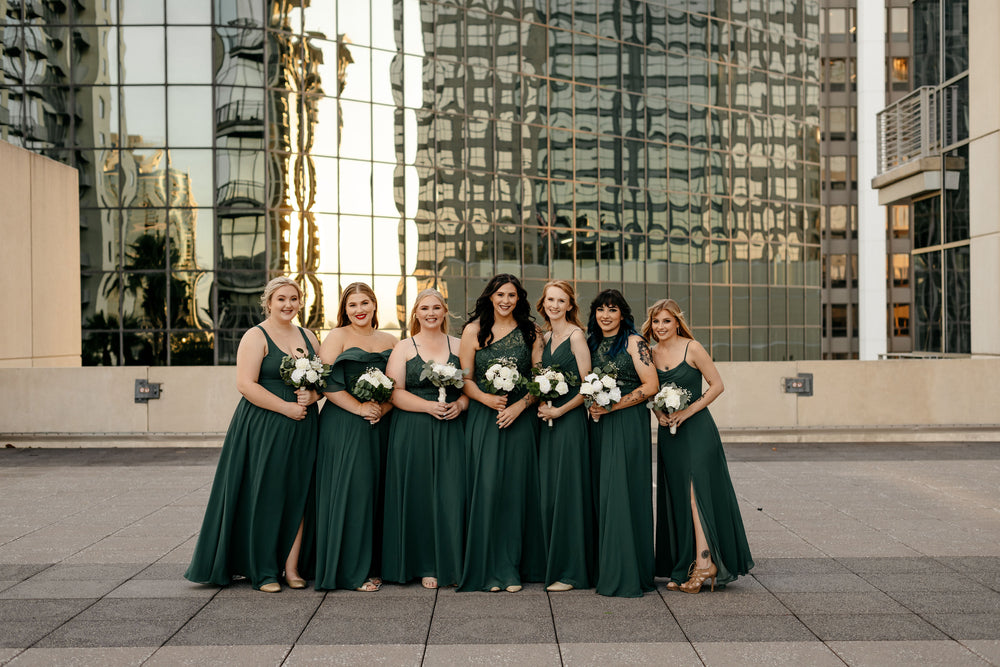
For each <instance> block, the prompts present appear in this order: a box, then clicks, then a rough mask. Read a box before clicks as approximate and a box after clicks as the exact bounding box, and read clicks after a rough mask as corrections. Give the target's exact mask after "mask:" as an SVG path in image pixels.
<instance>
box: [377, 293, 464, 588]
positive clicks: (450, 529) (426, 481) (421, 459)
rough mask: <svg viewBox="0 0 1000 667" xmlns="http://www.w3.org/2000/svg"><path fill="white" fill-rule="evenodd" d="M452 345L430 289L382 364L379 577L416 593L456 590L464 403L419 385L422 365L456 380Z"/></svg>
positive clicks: (442, 307)
mask: <svg viewBox="0 0 1000 667" xmlns="http://www.w3.org/2000/svg"><path fill="white" fill-rule="evenodd" d="M458 350H459V340H458V339H457V338H455V337H453V336H449V335H448V306H447V304H445V301H444V297H443V296H441V293H440V292H438V291H437V290H436V289H425V290H423V291H422V292H420V294H418V295H417V299H416V302H414V304H413V310H412V312H411V313H410V338H409V339H408V340H405V341H402V342H401V343H399V344H398V345H397V346H396V347H395V349H394V350H393V351H392V355H390V356H389V365H388V367H387V369H386V374H387V375H388V376H389V377H390V378H392V379H393V380H394V381H395V383H396V384H395V387H394V389H393V392H392V404H393V405H394V406H395V407H396V410H395V412H393V417H392V428H391V429H390V432H389V452H388V461H387V463H386V483H385V534H384V537H383V542H382V576H383V577H384V578H385V579H386V580H388V581H396V582H399V583H405V582H407V581H410V580H411V579H415V578H417V577H420V578H421V584H422V585H423V587H424V588H437V587H438V585H441V586H450V585H453V584H454V585H457V584H458V582H459V579H460V578H461V576H462V552H463V550H464V549H465V428H464V425H463V421H462V419H460V417H461V416H462V412H463V411H464V410H465V409H466V408H467V407H468V406H469V398H468V397H467V396H465V395H464V394H463V393H462V390H461V389H460V388H458V387H454V386H449V387H443V389H444V400H441V396H440V393H439V388H438V387H436V386H434V384H433V383H432V382H431V380H430V379H429V378H427V377H424V378H423V379H421V375H422V372H423V370H424V367H425V365H426V364H427V363H428V362H435V363H437V364H441V365H448V364H450V365H451V369H450V370H448V371H447V372H449V373H454V377H455V378H461V377H462V376H461V372H462V370H461V362H460V361H459V358H458V354H457V352H458Z"/></svg>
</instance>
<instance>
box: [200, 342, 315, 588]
mask: <svg viewBox="0 0 1000 667" xmlns="http://www.w3.org/2000/svg"><path fill="white" fill-rule="evenodd" d="M259 328H260V330H261V331H264V328H263V327H259ZM299 332H300V333H302V339H303V340H304V341H305V349H307V350H308V352H309V355H310V356H312V355H313V354H315V352H314V350H313V347H312V344H311V343H310V342H309V339H308V338H307V337H306V335H305V332H304V331H302V329H301V328H300V329H299ZM264 336H265V338H267V355H265V357H264V359H263V360H262V361H261V364H260V373H259V374H258V377H257V382H258V383H259V384H260V385H261V386H262V387H264V389H267V390H268V391H269V392H271V393H272V394H274V395H275V396H277V397H279V398H281V399H282V400H284V401H294V400H296V397H295V391H294V390H293V389H292V388H291V387H289V386H288V385H287V384H285V383H284V381H283V380H282V379H281V376H280V375H279V369H280V367H281V360H282V359H283V358H284V356H285V353H284V352H282V351H281V350H280V349H279V348H278V346H277V345H275V344H274V341H272V340H271V337H270V336H268V335H267V332H266V331H264ZM318 425H319V420H318V408H317V407H316V405H315V404H313V405H310V406H309V409H308V410H307V411H306V418H305V419H303V420H301V421H296V420H294V419H289V418H288V417H286V416H284V415H281V414H278V413H277V412H272V411H271V410H266V409H264V408H260V407H257V406H256V405H254V404H253V403H251V402H250V401H248V400H247V399H245V398H241V399H240V402H239V405H238V406H237V407H236V412H235V414H233V419H232V421H231V422H230V423H229V430H228V431H227V432H226V439H225V441H224V442H223V445H222V454H221V456H220V457H219V465H218V467H217V468H216V471H215V481H214V482H213V483H212V492H211V495H210V496H209V499H208V507H207V508H206V510H205V518H204V520H203V522H202V525H201V532H200V533H199V534H198V542H197V544H196V545H195V549H194V555H193V556H192V558H191V565H190V566H189V567H188V569H187V572H185V573H184V576H185V577H186V578H187V579H190V580H191V581H194V582H197V583H200V584H216V585H219V586H225V585H226V584H228V583H229V582H230V581H232V578H233V576H234V575H242V576H245V577H247V578H248V579H249V580H250V583H251V584H252V585H253V586H254V588H260V587H261V586H263V585H264V584H268V583H271V582H276V581H278V578H279V576H280V575H281V573H282V570H284V567H285V559H286V558H287V557H288V552H289V551H291V549H292V543H293V542H294V541H295V534H296V533H297V532H298V530H299V523H300V522H301V521H302V517H303V513H304V510H305V507H306V500H307V496H308V494H309V489H310V485H311V482H312V478H313V471H314V466H315V461H316V438H317V433H318V430H319V427H318Z"/></svg>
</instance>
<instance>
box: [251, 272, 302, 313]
mask: <svg viewBox="0 0 1000 667" xmlns="http://www.w3.org/2000/svg"><path fill="white" fill-rule="evenodd" d="M285 286H291V287H294V288H295V291H296V292H298V293H299V309H300V310H301V308H302V288H301V287H300V286H299V284H298V283H297V282H295V281H294V280H292V279H291V278H289V277H288V276H278V277H277V278H271V280H269V281H268V283H267V285H264V293H263V294H261V295H260V309H261V310H262V311H263V312H264V317H270V316H271V297H272V296H274V293H275V292H277V291H278V290H279V289H281V288H282V287H285Z"/></svg>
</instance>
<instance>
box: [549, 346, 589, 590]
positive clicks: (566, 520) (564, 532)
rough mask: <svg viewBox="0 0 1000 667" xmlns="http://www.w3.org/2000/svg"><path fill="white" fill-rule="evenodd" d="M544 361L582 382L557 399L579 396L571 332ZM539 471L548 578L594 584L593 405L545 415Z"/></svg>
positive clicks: (556, 404)
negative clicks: (589, 422)
mask: <svg viewBox="0 0 1000 667" xmlns="http://www.w3.org/2000/svg"><path fill="white" fill-rule="evenodd" d="M541 365H542V366H544V367H549V366H558V367H559V369H560V370H561V371H562V372H564V373H572V374H573V375H575V376H576V378H577V383H576V384H572V385H570V391H569V393H567V394H566V395H565V396H560V397H559V398H557V399H554V400H553V401H552V405H553V406H554V407H561V406H562V405H565V404H566V403H568V402H569V401H571V400H572V399H573V398H575V397H576V395H577V391H578V390H579V388H580V384H579V380H580V369H579V368H578V367H577V365H576V355H574V354H573V350H572V347H571V345H570V342H569V338H567V339H566V340H564V341H563V342H562V343H560V344H559V345H557V346H556V349H555V350H553V349H552V341H551V340H549V342H547V343H546V344H545V349H544V351H543V352H542V363H541ZM540 423H541V426H540V427H539V436H538V471H539V476H540V478H541V500H542V530H543V531H544V534H545V545H546V547H547V549H546V551H547V554H548V558H547V564H546V570H545V583H546V584H552V583H555V582H557V581H561V582H563V583H564V584H571V585H572V586H573V587H574V588H590V586H591V581H592V578H593V575H594V551H595V548H596V546H597V545H596V542H595V540H594V505H593V499H592V498H591V495H592V494H591V475H590V445H589V441H588V432H587V411H586V410H585V409H584V407H583V406H582V405H581V406H579V407H577V408H574V409H572V410H570V411H569V412H567V413H566V414H564V415H563V416H562V417H560V418H559V419H553V420H552V426H551V427H550V426H549V425H548V423H546V422H545V421H541V422H540Z"/></svg>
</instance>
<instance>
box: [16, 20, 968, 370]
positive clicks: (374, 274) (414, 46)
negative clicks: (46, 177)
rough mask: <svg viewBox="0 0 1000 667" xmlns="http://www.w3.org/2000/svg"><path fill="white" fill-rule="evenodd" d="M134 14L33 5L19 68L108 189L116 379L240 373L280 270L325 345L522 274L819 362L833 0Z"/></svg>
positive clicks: (91, 222) (85, 207) (99, 352)
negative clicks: (188, 366)
mask: <svg viewBox="0 0 1000 667" xmlns="http://www.w3.org/2000/svg"><path fill="white" fill-rule="evenodd" d="M113 5H114V3H110V4H108V6H107V7H108V8H105V3H103V2H94V1H92V0H88V1H86V2H77V3H73V4H72V6H65V7H64V6H62V5H51V4H47V5H44V7H43V6H41V5H40V3H19V4H17V6H14V5H12V4H9V3H8V5H7V7H8V8H7V10H6V12H7V19H8V20H7V23H5V25H4V28H3V29H4V47H3V51H2V53H0V61H2V71H3V80H2V82H0V83H2V91H0V92H2V96H0V136H2V138H3V139H5V140H7V141H11V142H12V143H16V144H18V145H24V146H27V147H29V148H31V149H33V150H38V151H40V152H43V153H46V154H49V155H51V156H52V157H54V158H56V159H60V160H63V161H66V162H68V163H70V164H74V165H75V166H77V167H78V169H79V170H80V173H81V176H80V183H81V188H80V190H81V192H80V197H81V244H82V259H81V264H82V272H83V277H84V281H83V282H84V295H83V299H84V311H85V313H86V316H85V322H84V333H83V335H84V340H85V347H86V348H87V350H88V352H87V355H88V357H87V363H105V364H118V363H149V364H161V363H233V362H234V360H235V350H236V346H237V343H238V341H239V338H240V336H241V335H242V333H243V331H245V330H246V328H247V327H249V326H251V325H253V324H254V323H255V322H256V321H258V319H259V307H258V305H257V299H258V295H259V293H260V290H261V289H262V287H263V285H264V283H265V282H266V280H267V279H268V278H269V277H270V276H271V275H272V274H274V273H278V272H281V273H288V274H291V275H293V276H295V277H296V278H297V279H298V280H299V281H300V282H301V284H302V285H303V287H304V288H305V291H306V309H305V311H304V313H303V323H304V324H305V325H307V326H309V327H312V328H314V329H317V330H321V331H322V330H324V329H328V328H330V327H331V326H333V322H332V321H331V319H330V318H331V317H332V314H333V313H334V312H336V306H337V298H338V296H339V292H340V288H341V287H342V286H343V285H346V284H347V283H349V282H352V281H354V280H365V281H367V282H369V283H371V284H372V285H373V286H374V287H375V289H376V292H377V294H378V295H379V300H380V304H381V307H382V309H383V312H381V313H380V321H382V322H383V324H384V325H385V326H388V327H389V328H402V327H403V326H405V319H406V318H405V315H406V311H407V309H408V306H410V305H411V304H412V299H413V298H414V296H415V295H416V293H417V292H418V291H419V290H420V289H422V288H424V287H426V286H436V287H438V288H439V289H441V290H442V291H443V292H445V293H446V294H447V296H448V298H449V301H450V302H451V305H452V311H453V313H454V314H456V315H461V314H462V312H463V310H467V308H468V307H469V305H470V303H471V300H472V299H474V298H475V296H476V295H478V293H479V292H480V290H481V288H482V286H483V285H484V284H485V282H486V281H487V280H488V278H489V277H490V276H491V275H492V274H493V273H495V272H498V271H508V272H511V273H515V274H518V275H521V276H522V278H523V279H524V281H525V284H526V286H527V288H528V290H529V293H530V294H531V295H532V298H534V297H535V295H536V294H537V293H538V291H539V289H540V287H541V285H543V284H544V282H545V281H546V280H548V279H550V278H563V279H568V280H571V281H573V282H574V283H575V284H576V286H577V288H578V291H579V292H580V296H581V301H583V302H587V301H589V300H590V299H591V298H592V297H593V296H594V295H595V294H596V293H597V292H598V291H599V290H600V289H603V288H605V287H616V288H619V289H621V290H622V291H623V292H624V294H625V295H626V297H627V298H628V299H629V300H630V301H631V302H632V303H633V306H634V307H635V308H636V309H637V310H641V309H642V308H643V307H644V306H645V305H646V304H648V303H649V302H651V301H653V300H655V299H657V298H660V297H663V296H667V295H669V296H672V297H674V298H676V299H677V300H678V301H680V302H681V303H682V305H683V306H684V307H685V309H686V310H687V311H688V314H689V317H690V318H691V320H692V321H693V324H694V327H695V330H696V332H697V334H698V337H699V339H700V340H701V341H702V342H703V343H704V344H705V345H706V346H710V348H711V350H712V352H713V354H714V355H715V356H716V358H718V359H720V360H726V359H734V360H738V359H784V358H795V359H799V358H818V357H819V334H820V321H819V316H820V313H819V305H818V304H819V298H818V294H819V292H818V288H819V269H818V267H819V238H818V199H819V192H818V182H819V176H818V174H819V167H818V149H817V145H816V131H815V130H816V127H817V125H818V106H817V105H818V86H817V81H816V75H815V72H816V71H817V62H818V41H817V38H818V37H817V35H818V31H817V27H818V2H816V1H808V2H801V3H770V4H769V5H761V4H759V3H749V4H748V3H742V2H731V1H729V0H726V1H723V0H706V1H704V2H698V3H687V2H679V1H678V2H675V1H671V2H666V3H663V4H660V3H647V2H639V1H637V0H623V1H622V2H620V3H603V2H597V3H594V2H591V1H588V2H583V1H579V2H566V3H531V2H491V3H468V4H467V5H462V6H458V5H455V4H448V3H435V2H429V1H427V0H373V1H372V2H370V3H361V4H359V3H357V2H348V1H347V0H338V1H330V2H323V3H319V2H315V0H312V1H310V0H268V1H266V2H265V1H264V0H259V1H257V0H213V3H212V4H211V6H210V7H209V5H208V3H205V7H204V8H203V9H202V10H199V11H198V12H193V13H190V12H189V13H184V12H181V13H178V12H177V11H175V9H172V8H171V5H170V3H167V4H166V5H165V6H161V5H160V4H159V3H152V4H150V3H142V2H139V0H119V2H118V3H117V7H115V6H113ZM164 7H165V8H166V10H165V11H164ZM181 14H184V15H183V16H181ZM953 263H954V262H953Z"/></svg>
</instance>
